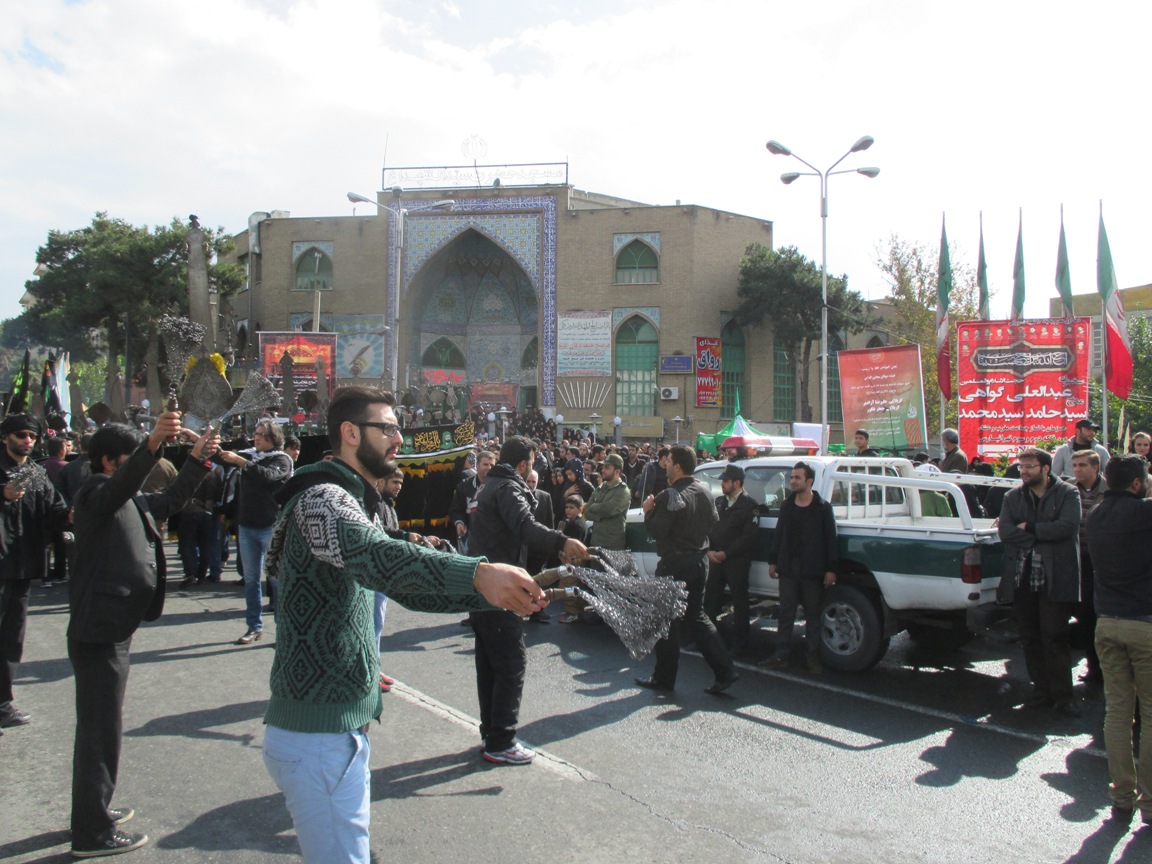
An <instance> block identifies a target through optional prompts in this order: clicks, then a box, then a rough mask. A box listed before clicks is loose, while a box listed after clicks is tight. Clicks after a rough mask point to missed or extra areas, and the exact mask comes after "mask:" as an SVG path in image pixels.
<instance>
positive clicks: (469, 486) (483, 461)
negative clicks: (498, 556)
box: [448, 450, 496, 555]
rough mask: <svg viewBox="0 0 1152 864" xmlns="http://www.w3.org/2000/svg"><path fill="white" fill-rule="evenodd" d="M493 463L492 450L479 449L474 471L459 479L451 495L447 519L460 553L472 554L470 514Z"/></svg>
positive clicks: (494, 462) (473, 511)
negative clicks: (454, 530) (453, 528)
mask: <svg viewBox="0 0 1152 864" xmlns="http://www.w3.org/2000/svg"><path fill="white" fill-rule="evenodd" d="M495 464H496V457H495V456H494V455H493V454H492V452H491V451H489V450H481V451H480V452H479V453H477V454H476V473H475V474H473V475H472V476H471V477H465V478H464V479H463V480H461V481H460V484H459V485H458V486H457V487H456V492H455V494H453V496H452V504H451V505H450V506H449V508H448V520H449V521H450V522H451V523H452V525H453V526H454V527H455V529H456V546H457V547H458V548H459V550H460V554H461V555H470V554H474V553H472V552H470V551H469V545H468V544H469V540H470V538H469V537H468V531H469V528H470V526H471V522H472V514H473V513H475V512H476V495H477V494H478V493H479V492H480V487H481V486H483V485H484V479H485V478H486V477H487V476H488V472H489V471H491V470H492V466H493V465H495Z"/></svg>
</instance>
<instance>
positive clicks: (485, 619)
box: [468, 435, 588, 765]
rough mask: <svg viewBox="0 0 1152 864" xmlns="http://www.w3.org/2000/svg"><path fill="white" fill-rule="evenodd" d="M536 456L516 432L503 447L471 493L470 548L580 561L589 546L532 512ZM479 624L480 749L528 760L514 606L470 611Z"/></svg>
mask: <svg viewBox="0 0 1152 864" xmlns="http://www.w3.org/2000/svg"><path fill="white" fill-rule="evenodd" d="M535 458H536V445H535V444H533V443H532V441H531V439H529V438H525V437H524V436H522V435H513V436H511V437H510V438H508V439H507V440H506V441H505V442H504V445H503V446H502V447H501V448H500V461H499V463H498V464H497V465H495V466H494V467H493V468H492V469H491V470H490V471H488V472H487V476H486V478H485V480H484V485H483V486H482V487H481V489H480V492H479V493H478V494H477V496H476V511H475V513H473V514H472V524H471V528H470V529H469V532H468V536H469V541H468V548H469V549H470V550H471V552H472V554H474V555H478V556H483V557H485V558H487V559H488V560H489V561H494V562H499V563H502V564H520V563H521V562H522V561H524V560H525V558H526V555H527V551H528V549H531V550H532V551H533V552H535V553H537V554H543V555H545V556H547V555H549V554H551V553H556V554H559V555H560V558H561V560H562V561H564V562H566V563H570V562H575V561H582V560H583V559H585V558H587V557H588V550H587V548H586V547H585V546H584V544H583V543H581V542H580V541H579V540H576V539H574V538H571V537H566V536H564V534H562V533H561V532H559V531H556V530H553V529H550V528H545V527H544V526H543V525H541V524H540V523H539V522H537V521H536V520H535V519H533V518H532V512H533V509H534V508H533V504H534V501H533V496H532V493H531V492H529V491H528V484H527V482H526V480H527V478H528V474H529V472H530V471H531V470H532V464H533V462H534V461H535ZM469 620H470V621H471V623H472V628H473V629H474V630H475V631H476V692H477V696H478V698H479V702H480V737H481V738H482V739H483V740H484V749H483V751H482V752H481V755H482V756H483V758H484V759H486V760H487V761H489V762H495V763H497V764H501V765H527V764H528V763H529V762H531V761H532V760H533V759H535V758H536V751H534V750H530V749H529V748H527V747H525V746H524V745H522V744H520V743H519V742H518V741H517V740H516V726H517V724H518V722H519V719H520V698H521V695H522V693H523V690H524V673H525V670H526V668H527V664H528V652H527V650H526V649H525V647H524V623H523V621H522V620H521V617H520V614H519V613H517V612H516V611H507V610H504V609H500V610H485V611H473V612H472V613H471V615H470V616H469Z"/></svg>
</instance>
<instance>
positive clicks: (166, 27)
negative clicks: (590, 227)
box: [0, 0, 1152, 319]
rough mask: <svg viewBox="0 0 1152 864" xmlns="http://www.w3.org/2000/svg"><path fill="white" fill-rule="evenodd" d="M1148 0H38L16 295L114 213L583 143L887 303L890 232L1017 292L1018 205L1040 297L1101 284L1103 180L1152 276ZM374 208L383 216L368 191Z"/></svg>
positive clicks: (1035, 306) (566, 153) (10, 278)
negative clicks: (474, 151) (470, 148)
mask: <svg viewBox="0 0 1152 864" xmlns="http://www.w3.org/2000/svg"><path fill="white" fill-rule="evenodd" d="M1150 24H1152V4H1147V3H1135V2H1117V3H1103V4H1098V5H1095V6H1092V5H1085V4H1083V3H1077V4H1072V3H1065V2H1046V3H1003V2H997V3H991V2H980V0H974V2H968V3H963V4H959V3H951V4H943V3H924V2H884V3H877V2H853V0H827V2H822V3H778V2H772V0H710V2H707V3H705V2H702V0H695V2H686V0H612V2H608V0H571V2H567V3H563V4H561V3H557V2H551V0H532V2H522V0H488V2H484V3H479V2H475V3H463V2H455V3H454V2H437V0H419V2H417V0H199V2H197V3H194V4H191V3H157V2H155V0H37V2H35V3H10V4H7V9H6V14H5V27H3V28H0V224H2V225H3V230H0V319H2V318H9V317H14V316H15V315H17V314H19V312H20V307H19V305H18V301H19V299H20V297H21V295H22V294H23V292H24V283H25V281H26V280H28V279H29V278H31V276H32V271H33V268H34V266H35V255H36V250H37V248H38V247H39V246H41V245H42V244H43V243H44V242H45V240H46V238H47V236H48V232H49V231H50V230H53V229H59V230H72V229H76V228H81V227H83V226H85V225H87V224H89V223H90V222H91V219H92V217H93V215H94V214H95V213H96V212H97V211H106V212H108V213H109V214H110V215H112V216H114V217H118V218H121V219H124V220H126V221H128V222H131V223H133V224H136V225H158V224H166V223H168V222H169V221H170V220H171V219H172V217H173V216H180V217H182V218H186V217H187V215H188V214H190V213H195V214H197V215H198V216H199V217H200V219H201V222H202V223H203V224H205V225H208V226H213V227H215V226H222V227H223V228H225V229H226V230H227V231H229V232H233V233H234V232H239V231H241V230H243V229H244V228H245V227H246V225H247V218H248V214H250V213H251V212H253V211H260V210H288V211H291V213H292V215H293V216H338V215H348V214H350V213H351V212H352V205H350V204H349V203H348V202H347V200H346V198H345V194H346V193H347V192H349V191H356V192H360V193H362V194H366V195H369V196H372V195H373V194H374V193H375V191H376V190H377V189H378V188H379V186H380V183H381V169H382V168H383V167H384V166H385V164H387V165H388V166H392V167H396V166H419V165H461V164H466V163H469V162H470V161H471V158H470V157H466V156H465V150H464V144H465V142H467V141H469V140H473V139H474V138H475V137H477V136H478V137H479V138H480V139H482V140H483V141H484V143H485V145H486V147H487V156H486V158H485V159H484V160H482V161H486V162H489V163H517V162H564V161H566V162H567V163H568V165H569V169H568V170H569V179H570V182H571V183H572V184H573V185H574V186H576V187H577V188H580V189H585V190H590V191H594V192H600V193H605V194H610V195H616V196H619V197H624V198H630V199H633V200H637V201H642V202H645V203H649V204H673V203H675V202H676V201H677V200H679V201H681V202H682V203H684V204H698V205H702V206H706V207H713V208H717V209H720V210H727V211H731V212H736V213H741V214H746V215H749V216H754V217H757V218H762V219H766V220H770V221H772V222H773V223H774V226H775V228H774V235H775V244H776V245H777V246H782V245H795V246H797V247H798V248H799V249H800V251H801V252H802V253H803V254H805V255H807V256H808V257H809V258H812V259H813V260H816V261H819V260H820V256H821V219H820V184H819V181H818V180H817V178H815V177H801V178H800V179H799V180H797V181H796V182H795V183H793V184H791V185H788V186H785V185H784V184H782V183H781V182H780V180H779V176H780V174H782V173H784V172H788V171H806V170H808V169H806V168H805V167H804V165H802V164H801V163H799V162H797V161H796V160H795V159H791V158H788V157H784V156H773V155H771V154H769V152H768V151H767V150H766V149H765V143H766V142H767V141H768V140H769V139H776V140H778V141H780V142H782V143H784V144H785V145H786V146H787V147H789V148H790V149H791V150H792V151H793V152H794V153H796V154H798V155H799V156H801V157H803V158H804V159H806V160H807V161H808V162H811V163H812V164H813V165H815V166H816V167H817V168H819V169H821V170H823V169H827V168H828V167H830V166H831V165H832V164H833V163H834V162H835V161H836V160H837V159H839V158H840V157H841V156H842V155H843V154H844V153H846V152H847V151H848V150H849V148H850V147H851V146H852V144H853V142H855V141H856V140H857V139H858V138H859V137H861V136H862V135H871V136H873V137H874V138H875V145H874V146H873V147H872V148H871V149H870V150H868V151H866V152H863V153H857V154H853V155H851V156H849V157H848V158H847V159H845V160H844V162H843V163H842V164H841V166H840V167H841V168H847V169H854V168H858V167H864V166H876V167H878V168H880V174H879V176H878V177H877V178H875V179H868V178H866V177H863V176H861V175H858V174H855V173H849V174H844V175H837V176H833V177H832V178H831V180H830V183H829V218H828V267H829V271H830V272H831V273H833V274H842V273H843V274H847V276H848V280H849V287H851V288H854V289H856V290H858V291H860V292H861V293H863V294H864V296H865V297H868V298H870V299H879V298H880V297H883V296H884V294H885V284H884V281H883V278H882V275H881V273H880V271H879V269H878V268H877V267H876V265H875V259H876V256H877V254H878V250H879V249H880V248H881V246H882V244H884V243H885V242H886V241H887V240H888V239H889V238H890V237H892V235H899V236H900V237H902V238H903V239H905V240H909V241H912V242H917V243H923V244H925V245H927V246H929V247H931V248H933V249H936V248H938V246H939V242H940V228H941V220H942V218H946V220H947V229H948V238H949V240H950V241H951V242H952V244H953V262H954V264H967V265H969V266H971V267H975V263H976V250H977V244H978V240H979V227H980V222H979V219H980V214H981V212H982V213H983V224H984V243H985V250H986V256H987V260H988V274H989V281H990V284H991V288H992V291H993V295H994V296H993V301H992V314H993V317H1006V316H1007V312H1008V306H1009V302H1010V297H1011V293H1012V265H1013V258H1014V254H1015V248H1016V239H1017V228H1018V224H1019V222H1018V220H1019V219H1020V218H1021V213H1022V219H1023V233H1024V238H1023V242H1024V254H1025V274H1026V283H1027V302H1026V307H1025V311H1026V314H1027V315H1028V316H1029V317H1040V316H1043V315H1046V314H1047V309H1048V300H1049V298H1050V297H1052V296H1054V295H1055V288H1054V281H1055V271H1056V249H1057V242H1058V236H1059V227H1060V208H1061V205H1063V208H1064V224H1065V230H1066V232H1067V239H1068V251H1069V259H1070V270H1071V276H1072V289H1073V292H1074V293H1078V294H1079V293H1086V292H1091V291H1094V290H1096V254H1097V230H1098V218H1099V213H1100V202H1103V213H1104V219H1105V224H1106V225H1107V229H1108V236H1109V239H1110V242H1111V249H1112V256H1113V259H1114V262H1115V266H1116V272H1117V276H1118V281H1119V283H1120V285H1121V286H1122V287H1128V286H1135V285H1143V284H1147V283H1149V282H1152V243H1150V242H1149V238H1150V237H1152V207H1149V206H1148V201H1147V197H1148V196H1147V189H1148V186H1149V181H1148V171H1147V169H1146V168H1145V167H1144V166H1143V157H1144V156H1145V152H1146V143H1147V141H1148V140H1149V137H1150V136H1149V132H1152V122H1150V121H1149V119H1148V108H1147V98H1146V93H1147V89H1148V88H1147V84H1148V81H1149V77H1150V76H1149V72H1148V71H1147V69H1148V66H1147V60H1146V50H1147V49H1146V44H1145V43H1146V34H1147V33H1148V32H1149V31H1150V29H1152V28H1150V26H1149V25H1150ZM360 212H361V213H363V212H364V206H363V205H361V207H360Z"/></svg>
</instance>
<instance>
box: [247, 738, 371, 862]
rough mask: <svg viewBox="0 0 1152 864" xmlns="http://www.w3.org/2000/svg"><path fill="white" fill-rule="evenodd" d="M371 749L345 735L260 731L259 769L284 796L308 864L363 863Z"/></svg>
mask: <svg viewBox="0 0 1152 864" xmlns="http://www.w3.org/2000/svg"><path fill="white" fill-rule="evenodd" d="M371 750H372V748H371V745H370V744H369V743H368V736H367V735H365V734H364V733H362V732H360V731H359V730H358V729H352V730H350V731H348V732H333V733H329V732H290V731H288V730H287V729H281V728H279V727H277V726H266V727H265V730H264V767H265V768H267V769H268V774H269V775H271V777H272V781H273V782H274V783H275V784H276V786H277V787H278V788H279V789H280V791H281V792H283V793H284V801H285V803H286V804H287V805H288V812H289V813H290V814H291V816H292V824H293V825H295V826H296V839H297V840H299V841H300V851H301V852H302V853H303V854H304V860H305V861H306V862H309V864H343V862H347V864H368V859H369V855H370V852H369V848H368V822H369V816H370V812H369V785H370V782H369V781H370V774H369V772H368V763H369V757H370V755H371Z"/></svg>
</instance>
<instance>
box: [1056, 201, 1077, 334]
mask: <svg viewBox="0 0 1152 864" xmlns="http://www.w3.org/2000/svg"><path fill="white" fill-rule="evenodd" d="M1056 290H1057V291H1058V292H1059V293H1060V300H1061V301H1062V302H1063V305H1064V317H1065V318H1071V317H1072V316H1073V315H1075V314H1076V313H1075V312H1074V311H1073V310H1072V278H1071V277H1070V276H1069V275H1068V243H1067V242H1066V241H1065V240H1064V205H1063V204H1061V205H1060V247H1059V248H1058V249H1057V250H1056Z"/></svg>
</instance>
